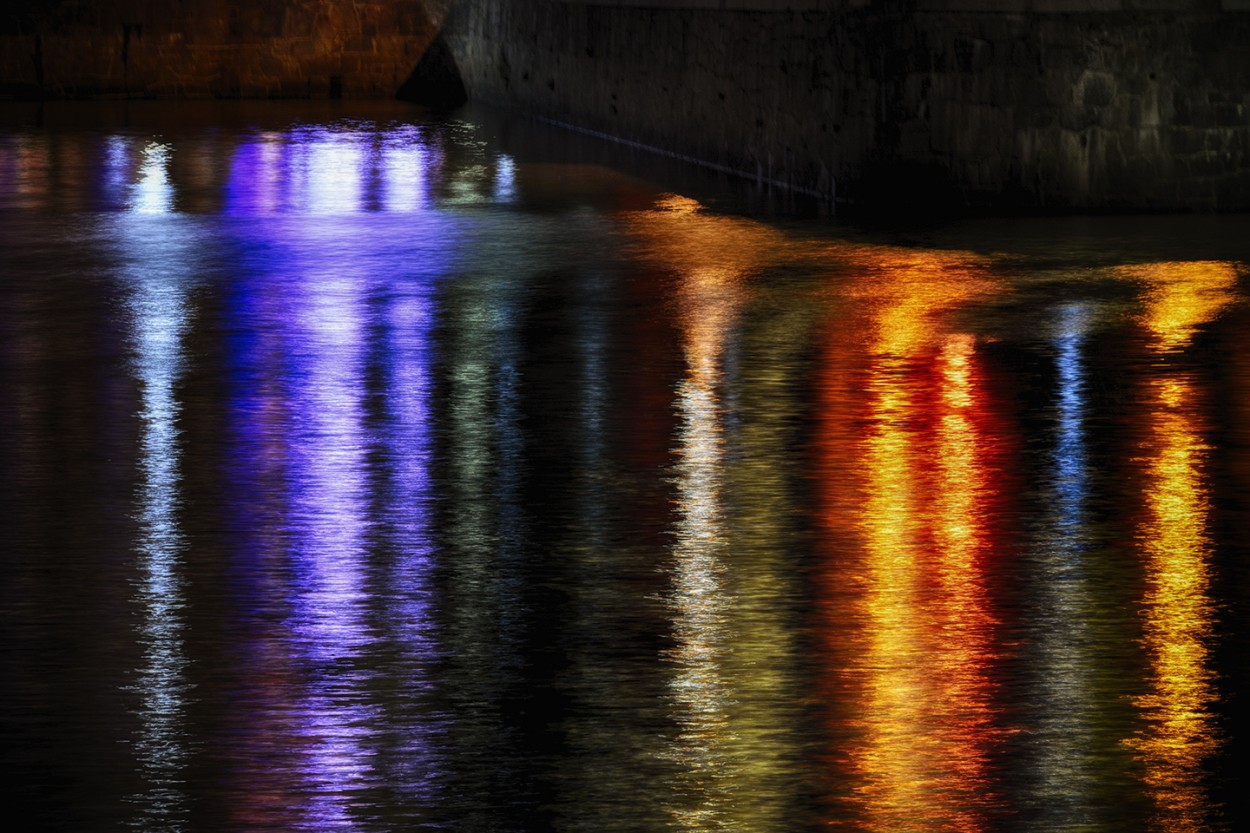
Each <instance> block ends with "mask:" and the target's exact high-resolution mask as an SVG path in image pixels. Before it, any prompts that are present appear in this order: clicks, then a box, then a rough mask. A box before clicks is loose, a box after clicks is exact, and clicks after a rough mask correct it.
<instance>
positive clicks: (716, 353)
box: [667, 268, 743, 831]
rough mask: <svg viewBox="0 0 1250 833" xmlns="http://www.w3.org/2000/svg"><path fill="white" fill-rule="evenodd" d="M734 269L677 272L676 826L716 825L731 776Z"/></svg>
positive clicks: (672, 654)
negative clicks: (727, 374) (723, 390)
mask: <svg viewBox="0 0 1250 833" xmlns="http://www.w3.org/2000/svg"><path fill="white" fill-rule="evenodd" d="M737 284H738V276H737V275H735V274H732V273H725V272H724V271H722V270H718V269H697V268H696V269H692V270H690V272H689V273H688V274H686V275H684V276H683V283H682V286H681V294H682V301H683V316H682V318H683V321H682V323H683V330H684V335H685V352H686V362H687V373H686V378H685V379H683V380H682V381H681V383H680V384H679V385H678V390H677V409H678V413H679V416H680V420H681V424H680V429H679V432H678V438H679V442H680V445H679V448H678V454H679V462H678V464H677V509H678V513H679V517H678V520H677V525H676V535H677V541H676V543H675V545H674V547H673V577H672V587H671V591H670V593H671V595H670V602H669V603H670V604H671V606H672V609H673V624H672V628H673V640H674V642H675V643H676V644H675V645H674V647H673V648H672V649H671V650H670V651H669V652H667V653H668V659H669V660H671V661H672V662H673V663H674V665H675V666H676V668H675V673H674V675H673V677H672V680H671V681H670V683H669V689H670V695H669V696H670V697H671V698H672V703H673V707H674V710H673V718H674V720H675V721H676V723H677V725H678V727H679V733H678V736H677V738H676V740H675V743H674V744H673V749H672V755H673V756H674V760H675V763H677V764H678V766H679V767H680V770H679V772H678V781H677V785H676V789H675V793H676V794H675V795H674V800H673V803H672V804H671V805H670V808H669V812H670V813H671V814H672V816H673V819H674V821H675V823H676V826H677V827H679V828H680V829H682V830H691V831H697V830H710V829H716V828H718V827H719V826H721V825H722V824H723V823H724V821H725V817H726V813H727V812H728V811H729V809H730V802H731V800H732V794H731V786H732V784H733V782H734V778H733V772H731V769H732V767H731V764H730V760H729V751H728V749H727V743H728V741H729V735H730V732H731V727H730V719H729V713H728V709H729V705H730V693H731V692H730V683H729V681H728V680H727V679H726V678H725V672H724V667H723V666H724V663H725V659H726V652H727V651H728V650H729V641H730V633H729V626H728V621H727V613H728V606H729V600H728V598H727V590H726V588H725V587H724V584H723V581H722V574H723V572H724V569H725V568H724V564H723V557H724V555H725V549H726V546H727V538H728V533H727V530H726V529H725V527H726V519H725V517H724V510H723V509H722V507H721V500H722V496H721V493H722V491H723V489H724V482H723V481H724V477H725V473H724V457H725V440H724V436H723V428H722V406H721V403H720V401H719V396H718V392H719V387H720V385H721V383H722V381H723V373H722V365H723V362H724V360H725V356H724V353H725V349H726V344H727V343H728V340H729V338H730V335H731V333H732V330H733V326H734V324H735V323H736V318H737V315H738V310H739V309H740V307H741V304H742V302H743V299H742V297H741V291H740V289H739V287H738V285H737Z"/></svg>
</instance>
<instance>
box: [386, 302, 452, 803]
mask: <svg viewBox="0 0 1250 833" xmlns="http://www.w3.org/2000/svg"><path fill="white" fill-rule="evenodd" d="M395 289H396V290H397V294H396V296H395V297H394V299H393V300H392V301H391V302H390V304H389V306H388V308H387V309H386V311H385V313H384V315H385V318H384V321H385V338H384V350H385V353H384V359H383V361H384V363H385V367H386V376H385V389H386V393H387V396H386V410H387V421H388V427H387V430H386V432H385V434H384V439H383V442H384V446H385V448H386V457H385V459H386V461H387V463H388V464H389V466H390V468H391V474H392V478H393V480H392V485H391V488H390V489H389V494H388V495H387V501H386V509H385V519H386V529H387V530H388V531H389V534H390V536H391V542H392V544H393V547H394V550H393V555H392V556H391V559H392V561H391V563H390V564H389V565H388V567H387V569H386V585H385V588H384V594H385V598H386V600H387V604H386V608H385V626H384V627H385V628H386V630H387V631H388V633H389V636H390V638H391V639H392V641H393V645H394V648H393V650H394V652H395V654H396V655H397V657H398V659H397V661H396V663H395V668H394V671H395V677H396V679H395V680H394V683H395V684H397V686H398V689H399V690H398V693H397V698H396V700H395V701H394V705H393V708H392V710H391V719H390V720H388V721H387V723H386V728H387V729H388V730H389V731H390V732H391V733H392V734H393V737H391V738H389V739H388V744H387V746H388V749H389V752H390V755H389V756H388V757H387V758H386V759H384V765H385V767H386V768H385V770H384V771H383V772H382V773H381V776H382V778H383V779H384V781H385V783H387V784H388V785H389V786H390V787H391V788H392V789H394V790H395V791H396V793H397V794H398V797H399V800H400V802H401V803H402V806H403V807H404V808H405V810H406V812H407V813H408V814H409V815H411V816H412V817H414V818H415V819H418V820H420V819H422V818H424V817H426V816H427V815H428V814H429V813H430V811H431V809H432V808H433V807H435V806H436V805H437V803H438V798H439V797H440V791H441V789H442V788H443V786H444V785H443V783H442V781H443V778H444V777H445V773H444V772H443V771H442V768H443V764H442V762H441V760H440V756H439V754H438V752H437V749H438V746H439V743H440V735H441V734H442V733H443V732H444V731H445V726H443V725H442V724H443V721H442V719H440V718H438V717H436V716H435V715H436V711H435V709H434V707H433V706H432V705H431V702H430V695H431V689H432V688H433V687H434V685H435V682H436V680H435V675H436V670H435V665H436V663H438V662H439V661H440V659H442V657H441V652H440V650H439V645H438V643H437V641H436V640H435V637H434V628H435V621H434V611H435V594H436V592H437V590H436V588H435V587H434V586H433V574H434V569H435V566H436V565H435V559H436V555H437V553H436V549H435V546H434V541H433V528H432V518H431V508H432V503H433V500H434V491H433V487H432V485H431V465H432V463H433V456H434V440H433V437H432V430H433V426H434V423H433V419H434V413H433V406H432V399H433V394H434V391H433V379H432V378H431V372H430V363H431V360H432V345H431V342H432V338H431V329H432V328H433V326H434V324H435V321H436V318H437V310H436V309H435V306H434V302H433V298H432V297H431V295H432V291H433V290H432V288H431V287H430V286H429V285H428V284H416V283H413V284H399V285H398V286H396V287H395Z"/></svg>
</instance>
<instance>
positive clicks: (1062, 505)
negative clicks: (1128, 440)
mask: <svg viewBox="0 0 1250 833" xmlns="http://www.w3.org/2000/svg"><path fill="white" fill-rule="evenodd" d="M1099 315H1100V313H1099V310H1098V308H1097V306H1095V305H1094V304H1092V303H1090V302H1087V301H1072V302H1068V303H1065V304H1063V305H1062V306H1060V307H1059V308H1058V309H1056V310H1055V321H1054V324H1053V332H1052V336H1051V343H1052V345H1053V348H1054V356H1055V366H1056V371H1057V375H1058V390H1057V392H1056V404H1055V427H1054V445H1053V448H1052V450H1051V452H1050V455H1049V456H1050V466H1051V471H1052V475H1051V477H1050V478H1049V480H1048V482H1047V488H1046V491H1045V492H1044V493H1043V500H1044V502H1045V503H1046V504H1047V505H1048V506H1049V507H1050V511H1049V513H1048V514H1047V516H1046V526H1045V527H1044V528H1043V529H1042V530H1041V531H1040V533H1039V535H1038V536H1037V539H1036V543H1035V549H1034V556H1033V557H1034V559H1035V562H1036V565H1037V567H1036V573H1037V578H1038V580H1037V583H1036V585H1035V589H1034V595H1035V597H1036V598H1037V604H1036V607H1035V608H1034V609H1035V611H1036V613H1035V614H1034V615H1035V620H1034V623H1033V630H1034V633H1035V639H1036V644H1037V651H1038V654H1037V664H1038V666H1039V669H1040V674H1039V676H1038V682H1037V695H1036V697H1034V698H1032V699H1034V700H1035V701H1036V702H1037V703H1039V704H1040V706H1041V707H1040V709H1039V711H1038V713H1037V717H1036V723H1035V729H1034V731H1035V733H1036V736H1037V739H1038V740H1037V744H1036V748H1037V753H1036V755H1035V756H1034V758H1033V759H1032V760H1033V766H1034V767H1035V770H1034V773H1033V779H1034V784H1033V786H1032V789H1031V791H1030V795H1029V801H1030V803H1031V804H1032V805H1033V807H1034V812H1035V814H1036V816H1037V819H1036V821H1035V822H1034V824H1035V825H1036V826H1037V827H1038V829H1039V830H1055V831H1061V830H1065V831H1066V830H1072V829H1084V828H1083V827H1081V826H1080V825H1081V823H1082V821H1086V822H1088V821H1090V820H1093V819H1097V818H1098V817H1099V815H1103V816H1104V817H1105V814H1106V813H1107V812H1108V811H1109V810H1111V809H1112V808H1109V807H1107V806H1105V805H1103V806H1100V804H1099V802H1100V798H1099V795H1098V793H1099V788H1100V785H1102V784H1103V783H1105V781H1106V779H1107V774H1108V768H1109V767H1112V766H1115V765H1116V758H1117V757H1123V756H1122V754H1121V755H1118V754H1117V749H1116V737H1115V731H1114V726H1115V724H1114V722H1113V720H1114V715H1113V714H1110V713H1108V704H1109V703H1110V704H1115V703H1117V702H1118V699H1117V698H1116V697H1115V696H1114V694H1110V693H1109V692H1113V691H1114V690H1115V688H1116V685H1117V683H1116V679H1115V675H1116V674H1117V673H1118V670H1119V669H1115V668H1109V667H1107V666H1106V664H1105V663H1103V664H1102V667H1100V663H1099V659H1098V657H1099V652H1100V645H1101V644H1105V643H1106V642H1107V641H1109V640H1114V639H1115V638H1116V634H1115V633H1108V632H1107V628H1108V627H1110V626H1112V625H1113V623H1112V621H1111V620H1110V619H1109V618H1108V617H1107V615H1106V614H1105V612H1101V611H1100V604H1099V599H1097V598H1096V596H1095V593H1094V587H1095V586H1096V585H1097V584H1098V582H1097V576H1096V575H1095V574H1094V572H1093V571H1094V566H1093V565H1091V564H1089V563H1088V554H1089V553H1090V552H1091V551H1092V549H1093V548H1094V547H1095V546H1096V543H1097V542H1096V541H1094V540H1093V539H1092V537H1091V532H1090V530H1089V523H1090V520H1089V517H1088V514H1089V510H1088V507H1087V500H1088V498H1087V495H1088V493H1089V490H1090V478H1091V471H1090V463H1089V458H1088V449H1087V447H1086V421H1087V419H1088V415H1087V412H1088V409H1089V403H1088V390H1087V387H1086V385H1087V383H1086V376H1087V371H1086V350H1087V347H1086V342H1087V339H1088V338H1089V334H1090V332H1091V331H1092V329H1093V328H1094V326H1095V325H1096V323H1097V321H1098V318H1099ZM1120 763H1121V764H1122V763H1123V761H1121V762H1120Z"/></svg>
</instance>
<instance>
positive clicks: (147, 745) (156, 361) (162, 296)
mask: <svg viewBox="0 0 1250 833" xmlns="http://www.w3.org/2000/svg"><path fill="white" fill-rule="evenodd" d="M168 165H169V148H168V147H167V146H164V145H160V144H157V143H152V144H149V145H147V146H146V147H145V148H144V150H143V153H142V166H141V168H140V175H139V180H138V182H137V183H136V184H135V185H134V186H133V189H132V191H133V200H132V207H133V211H134V212H135V213H133V214H126V215H122V216H121V217H120V218H119V219H118V221H117V222H116V224H114V225H113V227H112V228H113V231H114V233H115V234H116V235H117V240H118V247H119V249H120V254H121V256H122V258H123V259H124V261H125V263H126V266H125V271H124V275H125V284H126V288H127V295H128V297H127V306H128V308H129V313H130V323H131V342H132V344H133V348H134V371H135V375H136V377H137V379H138V382H139V389H140V396H141V408H142V410H141V411H140V414H139V417H140V421H141V425H142V433H141V438H140V447H139V464H140V471H141V475H142V477H141V481H140V483H141V485H140V492H139V513H138V520H139V540H138V542H137V548H136V549H137V554H138V556H139V559H140V568H141V573H140V578H139V583H138V593H137V597H136V603H137V604H138V606H139V608H140V611H141V617H142V618H141V621H142V625H141V633H140V643H141V645H142V646H143V658H144V664H143V665H142V666H141V667H140V668H139V669H138V670H137V679H136V681H135V688H136V690H137V692H138V694H139V696H140V698H141V705H140V707H139V713H138V716H139V722H140V730H139V732H140V733H139V736H138V737H137V738H136V739H135V750H136V754H137V756H138V759H139V767H140V770H141V772H142V775H143V780H144V782H145V790H144V792H143V793H141V794H140V795H138V796H135V797H134V800H135V801H136V803H137V804H138V805H139V810H140V815H139V817H138V818H137V819H136V820H135V821H134V822H133V824H134V826H136V827H138V828H140V829H142V830H170V831H177V830H182V829H184V828H185V826H186V824H187V823H188V821H189V817H188V812H189V811H188V807H187V795H186V778H187V776H186V774H185V768H186V766H187V763H188V756H189V754H190V750H189V749H188V737H187V731H186V727H185V725H184V724H185V721H186V708H187V700H188V697H189V689H190V686H189V683H188V681H187V665H188V662H189V659H188V657H187V652H186V647H185V644H184V643H185V640H184V630H185V622H184V619H183V608H184V606H185V597H186V588H185V578H184V577H183V569H184V568H183V564H182V559H183V556H184V552H185V541H184V536H183V533H182V531H181V529H180V526H179V517H178V515H179V511H180V508H181V507H180V502H181V501H180V496H179V493H180V486H179V483H180V477H181V473H180V471H179V461H180V458H181V454H180V449H179V442H178V438H179V428H178V421H179V418H180V417H181V414H182V406H181V404H180V402H179V400H178V397H177V395H176V392H175V386H176V385H177V383H178V381H179V379H180V377H181V376H182V373H183V367H184V363H185V360H184V355H183V352H184V351H183V341H184V337H185V333H186V331H187V329H188V327H189V326H190V322H189V310H188V308H187V291H188V282H189V277H190V275H189V271H190V269H191V268H192V267H193V266H194V264H195V258H196V250H195V245H194V237H193V236H189V235H188V229H186V228H184V227H181V226H179V225H178V224H176V222H175V218H162V217H153V216H146V215H159V214H163V213H165V212H167V211H168V210H169V208H170V206H171V204H172V194H171V192H170V187H169V183H168V176H167V166H168Z"/></svg>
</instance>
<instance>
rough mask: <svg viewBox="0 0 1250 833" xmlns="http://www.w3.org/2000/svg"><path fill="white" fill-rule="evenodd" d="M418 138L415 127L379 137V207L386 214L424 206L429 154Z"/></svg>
mask: <svg viewBox="0 0 1250 833" xmlns="http://www.w3.org/2000/svg"><path fill="white" fill-rule="evenodd" d="M421 139H422V137H421V135H420V133H419V132H418V131H417V129H416V128H415V127H408V128H403V129H396V130H392V131H390V132H388V133H386V134H384V135H383V136H382V154H381V157H382V158H381V168H382V178H383V206H384V207H385V208H386V210H387V211H389V212H393V213H409V212H414V211H423V210H425V209H426V208H427V207H428V202H429V197H428V191H427V189H428V187H429V179H430V171H429V170H428V168H429V165H430V155H429V151H428V148H427V147H426V145H425V144H424V143H423V142H422V140H421Z"/></svg>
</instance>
